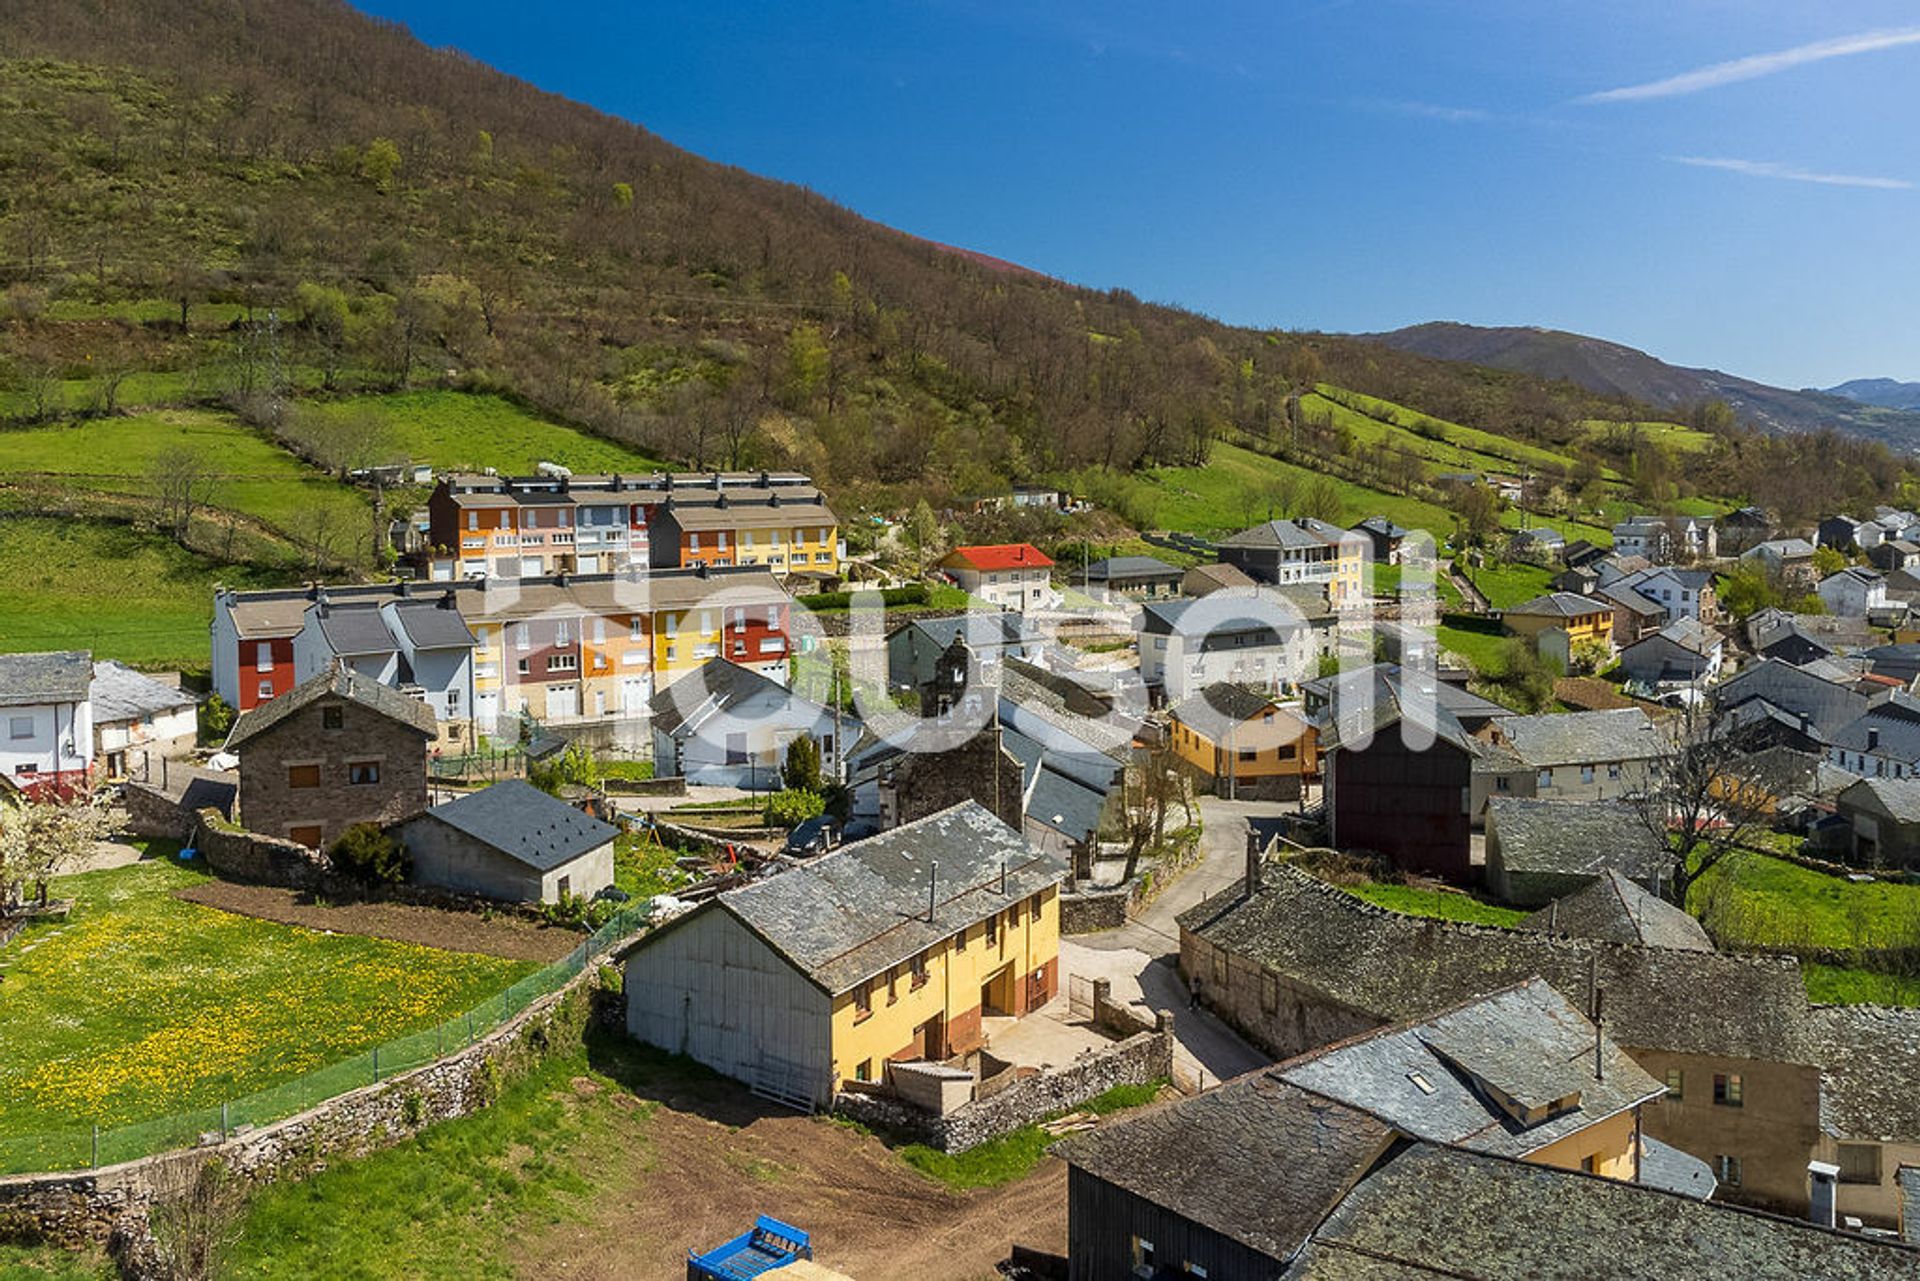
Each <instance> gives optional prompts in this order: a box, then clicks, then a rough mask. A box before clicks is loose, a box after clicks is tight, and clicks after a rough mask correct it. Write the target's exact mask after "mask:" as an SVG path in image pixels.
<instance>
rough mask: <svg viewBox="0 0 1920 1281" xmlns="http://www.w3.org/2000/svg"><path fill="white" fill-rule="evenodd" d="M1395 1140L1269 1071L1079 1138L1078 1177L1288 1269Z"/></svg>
mask: <svg viewBox="0 0 1920 1281" xmlns="http://www.w3.org/2000/svg"><path fill="white" fill-rule="evenodd" d="M1393 1140H1394V1132H1393V1129H1392V1127H1391V1126H1389V1125H1387V1124H1386V1123H1385V1122H1384V1121H1381V1120H1379V1119H1377V1118H1375V1117H1372V1116H1369V1115H1367V1114H1366V1113H1365V1112H1362V1111H1360V1110H1358V1109H1356V1108H1349V1107H1345V1106H1343V1105H1341V1104H1339V1103H1336V1102H1333V1101H1332V1100H1329V1099H1324V1098H1317V1097H1315V1096H1314V1095H1312V1094H1309V1093H1308V1092H1306V1091H1305V1090H1301V1089H1298V1088H1296V1087H1294V1086H1291V1085H1288V1084H1286V1083H1285V1082H1283V1081H1279V1080H1276V1079H1274V1077H1273V1076H1272V1074H1271V1073H1269V1072H1267V1071H1265V1070H1261V1071H1257V1072H1252V1073H1249V1074H1248V1075H1246V1076H1242V1077H1238V1078H1236V1079H1234V1080H1232V1081H1229V1082H1227V1083H1226V1084H1225V1085H1222V1086H1219V1087H1218V1088H1216V1089H1213V1090H1209V1091H1207V1092H1206V1093H1205V1094H1200V1095H1196V1096H1194V1097H1192V1098H1188V1099H1181V1100H1179V1101H1177V1102H1173V1103H1165V1104H1161V1105H1159V1106H1158V1107H1155V1108H1152V1109H1149V1110H1147V1111H1144V1112H1141V1113H1139V1114H1137V1115H1135V1116H1132V1117H1129V1118H1127V1119H1126V1120H1124V1121H1121V1122H1118V1123H1116V1124H1113V1125H1106V1126H1101V1127H1100V1128H1098V1129H1095V1130H1091V1131H1088V1132H1087V1133H1084V1134H1080V1135H1076V1136H1075V1137H1073V1138H1071V1139H1068V1140H1067V1141H1065V1142H1064V1143H1060V1144H1058V1145H1056V1146H1055V1147H1054V1149H1053V1150H1054V1151H1055V1152H1056V1153H1057V1154H1058V1155H1059V1156H1061V1157H1062V1158H1064V1159H1065V1160H1066V1161H1067V1162H1068V1164H1070V1165H1072V1166H1073V1167H1075V1168H1076V1169H1079V1170H1084V1171H1086V1172H1087V1173H1089V1174H1092V1175H1094V1176H1095V1177H1096V1178H1099V1179H1102V1180H1104V1181H1106V1182H1108V1183H1111V1184H1113V1185H1115V1186H1116V1187H1119V1188H1123V1189H1125V1190H1126V1191H1128V1192H1131V1193H1133V1194H1134V1195H1135V1196H1138V1197H1142V1198H1145V1199H1146V1200H1148V1201H1151V1202H1153V1203H1154V1204H1155V1205H1159V1206H1162V1207H1164V1208H1166V1209H1168V1210H1171V1211H1172V1212H1173V1213H1175V1214H1178V1215H1180V1216H1181V1217H1182V1218H1185V1219H1188V1220H1191V1221H1192V1222H1194V1223H1198V1224H1200V1225H1201V1226H1202V1227H1205V1228H1209V1229H1211V1230H1213V1231H1215V1232H1218V1233H1221V1234H1222V1235H1224V1236H1227V1237H1230V1238H1231V1239H1233V1240H1235V1241H1238V1242H1240V1243H1241V1244H1243V1245H1245V1246H1248V1247H1249V1248H1251V1249H1254V1250H1257V1251H1259V1252H1260V1253H1262V1254H1264V1255H1267V1256H1268V1257H1269V1258H1273V1259H1278V1260H1284V1259H1287V1258H1289V1257H1291V1256H1292V1254H1293V1253H1294V1251H1295V1250H1297V1249H1299V1247H1300V1245H1301V1244H1302V1243H1303V1242H1305V1241H1306V1240H1307V1238H1308V1237H1309V1236H1311V1235H1312V1233H1313V1231H1314V1229H1316V1228H1317V1227H1319V1226H1320V1223H1321V1221H1322V1220H1323V1219H1324V1218H1325V1217H1326V1215H1327V1212H1328V1211H1329V1210H1331V1209H1332V1208H1333V1207H1334V1205H1335V1204H1336V1203H1337V1202H1338V1201H1339V1198H1340V1197H1341V1195H1342V1194H1343V1193H1345V1192H1346V1190H1347V1189H1348V1188H1350V1187H1352V1186H1353V1184H1354V1183H1355V1182H1356V1181H1357V1180H1358V1179H1360V1178H1361V1176H1363V1175H1364V1174H1365V1173H1366V1171H1367V1170H1368V1169H1369V1168H1370V1167H1371V1166H1372V1165H1373V1164H1374V1162H1375V1161H1377V1160H1379V1158H1380V1157H1381V1155H1382V1154H1383V1153H1385V1152H1386V1151H1387V1149H1388V1147H1389V1145H1390V1144H1391V1143H1392V1142H1393Z"/></svg>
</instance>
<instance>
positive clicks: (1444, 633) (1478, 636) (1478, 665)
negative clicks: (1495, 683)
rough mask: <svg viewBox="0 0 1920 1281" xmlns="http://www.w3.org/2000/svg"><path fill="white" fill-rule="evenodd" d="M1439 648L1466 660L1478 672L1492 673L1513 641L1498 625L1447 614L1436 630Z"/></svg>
mask: <svg viewBox="0 0 1920 1281" xmlns="http://www.w3.org/2000/svg"><path fill="white" fill-rule="evenodd" d="M1435 630H1436V631H1437V633H1438V635H1439V638H1440V648H1441V649H1443V650H1445V651H1447V652H1448V653H1449V654H1455V655H1458V656H1459V657H1460V658H1462V659H1465V660H1466V663H1467V665H1468V666H1469V667H1471V668H1473V669H1474V670H1475V671H1477V672H1484V671H1489V670H1491V669H1492V668H1493V667H1494V666H1495V665H1496V664H1497V663H1498V662H1499V659H1500V651H1501V650H1503V649H1505V648H1506V645H1507V642H1508V641H1510V640H1511V639H1513V638H1512V637H1510V636H1508V635H1507V634H1506V633H1505V632H1503V631H1501V630H1500V626H1499V624H1497V623H1494V622H1491V621H1490V620H1487V619H1480V618H1475V617H1473V616H1472V615H1468V614H1447V615H1443V616H1442V618H1441V622H1440V626H1439V627H1438V628H1437V629H1435Z"/></svg>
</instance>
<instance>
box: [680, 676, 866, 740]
mask: <svg viewBox="0 0 1920 1281" xmlns="http://www.w3.org/2000/svg"><path fill="white" fill-rule="evenodd" d="M759 695H764V696H767V697H769V698H771V699H772V700H774V703H775V705H776V706H779V707H782V708H786V709H790V710H792V711H793V712H794V713H796V714H795V715H794V716H789V717H783V724H799V723H802V722H805V721H810V720H812V719H813V718H814V717H816V716H819V715H820V714H822V713H824V712H825V711H826V710H827V709H826V708H825V707H823V706H822V705H821V704H819V703H816V702H814V701H813V700H812V699H809V698H803V697H802V696H800V695H799V694H796V693H794V692H793V691H792V690H790V689H788V688H787V687H786V686H784V685H782V684H781V683H780V682H779V681H776V680H774V679H773V678H772V677H771V676H766V675H763V674H762V673H760V672H758V671H755V670H754V669H753V668H751V667H742V666H741V665H740V664H738V663H736V662H734V661H733V660H732V659H727V658H710V659H708V660H707V661H706V662H704V663H702V664H700V666H699V667H698V668H697V669H695V670H694V671H692V672H690V673H688V674H687V675H686V676H683V677H682V678H681V679H679V680H677V681H675V682H673V683H672V684H670V685H667V686H664V687H663V688H661V689H658V690H655V691H654V695H653V700H652V702H651V703H650V704H649V705H648V712H649V714H650V715H651V717H652V722H651V724H652V728H653V729H654V730H655V731H656V732H658V733H662V734H669V735H674V736H676V737H677V736H678V735H679V732H680V729H681V727H682V726H688V725H694V726H697V725H698V724H700V723H703V722H705V721H706V720H707V719H708V718H710V717H712V716H713V715H714V714H716V713H724V712H728V711H730V710H732V709H734V708H736V707H739V706H740V705H741V704H743V703H745V702H746V701H747V700H748V699H750V698H753V697H755V696H759ZM847 719H848V720H849V721H852V720H853V719H854V718H853V717H852V716H849V717H848V718H847ZM736 728H737V727H736Z"/></svg>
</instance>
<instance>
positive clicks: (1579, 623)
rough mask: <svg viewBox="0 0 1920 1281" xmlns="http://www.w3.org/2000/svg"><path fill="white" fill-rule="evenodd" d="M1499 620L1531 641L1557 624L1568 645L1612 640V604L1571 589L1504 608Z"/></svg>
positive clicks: (1513, 632) (1604, 643)
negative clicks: (1574, 592) (1575, 593)
mask: <svg viewBox="0 0 1920 1281" xmlns="http://www.w3.org/2000/svg"><path fill="white" fill-rule="evenodd" d="M1501 622H1502V623H1503V624H1504V625H1505V627H1506V629H1507V631H1508V632H1509V633H1511V634H1512V635H1514V636H1521V637H1525V638H1526V639H1528V640H1532V641H1537V640H1538V639H1539V636H1540V633H1541V632H1544V631H1546V630H1548V629H1549V628H1555V627H1557V628H1559V629H1561V630H1562V631H1564V632H1566V634H1567V641H1568V643H1569V645H1580V644H1583V643H1586V642H1589V641H1597V642H1598V643H1600V644H1602V645H1606V646H1608V647H1609V648H1611V646H1612V644H1613V606H1612V605H1611V604H1609V603H1608V602H1606V601H1603V600H1595V599H1593V598H1591V597H1587V596H1576V595H1574V594H1573V593H1572V592H1549V593H1547V594H1546V595H1545V596H1536V597H1534V598H1533V599H1532V600H1530V601H1527V602H1526V603H1525V604H1521V605H1515V606H1514V607H1513V608H1511V609H1509V610H1507V611H1506V612H1505V613H1504V614H1502V615H1501Z"/></svg>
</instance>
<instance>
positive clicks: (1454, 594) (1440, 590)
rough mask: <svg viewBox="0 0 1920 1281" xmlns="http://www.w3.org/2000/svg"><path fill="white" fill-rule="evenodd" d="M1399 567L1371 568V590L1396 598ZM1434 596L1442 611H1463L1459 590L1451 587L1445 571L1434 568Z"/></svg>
mask: <svg viewBox="0 0 1920 1281" xmlns="http://www.w3.org/2000/svg"><path fill="white" fill-rule="evenodd" d="M1404 568H1405V567H1404V566H1401V565H1375V566H1374V567H1373V590H1374V593H1375V594H1376V595H1379V596H1398V595H1399V594H1400V579H1401V571H1402V570H1403V569H1404ZM1433 589H1434V594H1435V595H1436V596H1438V597H1439V598H1440V605H1441V608H1443V609H1464V608H1465V607H1466V601H1465V600H1463V599H1462V598H1461V596H1460V589H1459V588H1458V587H1455V586H1454V585H1453V580H1452V579H1451V578H1448V577H1447V575H1446V573H1445V571H1444V570H1441V569H1439V568H1438V567H1436V569H1435V573H1434V577H1433Z"/></svg>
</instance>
